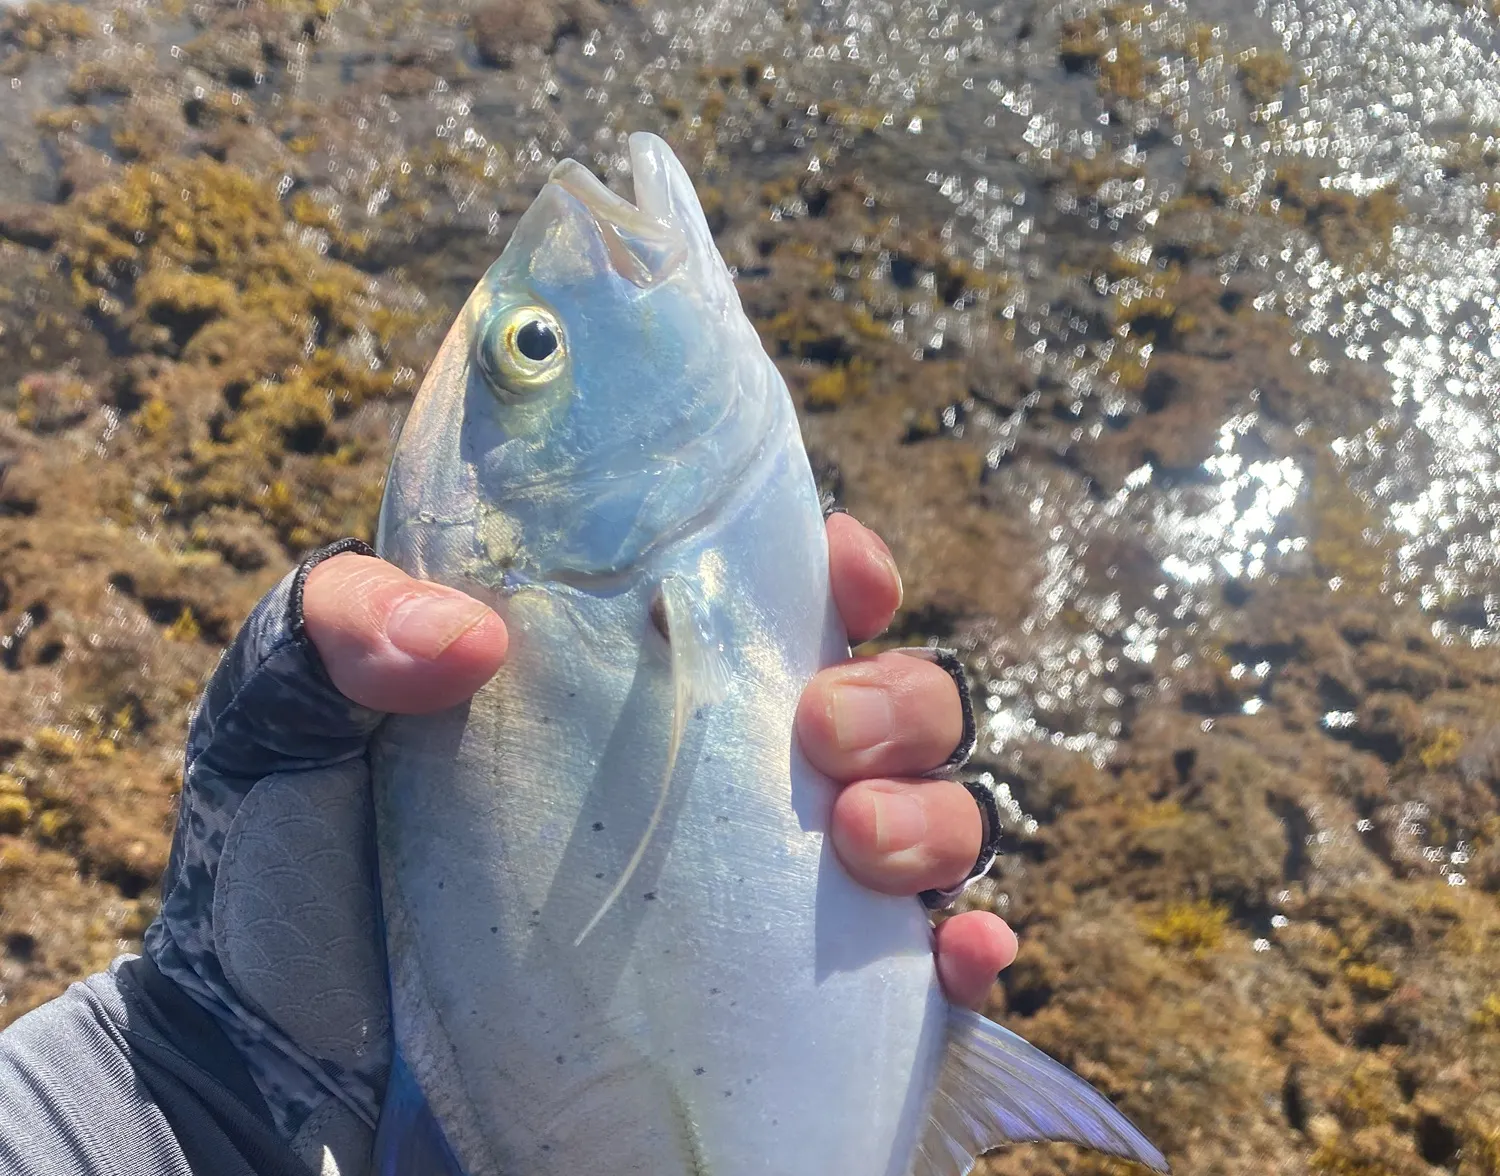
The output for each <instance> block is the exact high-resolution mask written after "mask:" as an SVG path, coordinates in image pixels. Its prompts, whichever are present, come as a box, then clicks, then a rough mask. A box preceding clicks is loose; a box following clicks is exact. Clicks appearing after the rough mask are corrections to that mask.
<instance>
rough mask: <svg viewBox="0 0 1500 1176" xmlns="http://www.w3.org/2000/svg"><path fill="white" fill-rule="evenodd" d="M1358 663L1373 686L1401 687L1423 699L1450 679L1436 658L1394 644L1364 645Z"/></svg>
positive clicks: (1369, 683)
mask: <svg viewBox="0 0 1500 1176" xmlns="http://www.w3.org/2000/svg"><path fill="white" fill-rule="evenodd" d="M1357 665H1358V667H1359V672H1360V675H1361V676H1362V677H1363V678H1364V680H1365V682H1366V683H1367V684H1368V685H1369V686H1370V687H1371V688H1372V689H1375V690H1399V691H1402V692H1403V693H1406V694H1409V695H1411V696H1412V697H1413V698H1415V699H1417V700H1419V701H1420V700H1421V699H1423V698H1426V697H1427V696H1428V695H1429V694H1431V693H1432V692H1433V691H1434V690H1436V689H1438V687H1440V686H1442V685H1443V683H1444V682H1445V680H1446V679H1447V672H1446V671H1445V669H1444V667H1443V665H1442V664H1441V663H1440V662H1438V661H1437V660H1436V659H1434V658H1431V657H1429V656H1427V655H1426V654H1422V653H1415V652H1411V651H1408V650H1403V649H1399V648H1396V647H1394V646H1390V645H1372V646H1367V647H1365V648H1364V649H1361V650H1360V652H1359V656H1358V658H1357Z"/></svg>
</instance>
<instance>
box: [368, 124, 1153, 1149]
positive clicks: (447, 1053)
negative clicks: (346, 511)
mask: <svg viewBox="0 0 1500 1176" xmlns="http://www.w3.org/2000/svg"><path fill="white" fill-rule="evenodd" d="M630 152H631V161H632V169H633V172H634V180H635V203H634V204H632V203H631V202H630V201H629V200H626V199H625V198H624V197H621V196H619V195H616V194H615V193H613V192H611V191H610V190H609V189H608V188H606V187H605V186H604V185H603V184H602V183H600V182H599V181H598V180H597V179H595V178H594V176H593V175H592V174H591V173H590V172H589V171H588V170H587V169H586V168H584V167H583V166H582V165H581V164H579V163H576V162H573V161H567V162H564V163H562V164H560V165H559V166H558V167H557V168H556V170H555V171H553V173H552V175H551V178H550V180H549V181H548V183H547V184H546V186H545V187H544V188H543V189H542V191H541V193H540V195H538V197H537V198H536V201H535V203H534V204H533V205H532V206H531V208H530V209H529V210H528V211H527V212H526V214H525V215H524V216H523V217H522V218H521V220H520V222H519V223H518V225H517V226H516V230H515V233H514V235H513V236H512V238H511V240H510V243H509V245H508V246H507V247H506V249H505V251H504V253H503V254H502V255H501V257H500V259H499V260H498V261H496V262H495V264H494V265H493V266H492V267H491V268H490V270H489V272H488V273H487V274H485V276H484V279H483V280H482V281H481V282H480V283H479V286H478V287H477V289H475V291H474V293H473V294H472V296H471V297H470V298H469V301H468V303H467V305H466V306H465V308H464V310H463V313H462V315H461V317H460V319H459V321H458V323H457V324H456V325H455V326H454V327H453V329H452V331H451V332H450V333H449V335H448V337H447V340H446V341H445V342H444V344H443V346H442V349H441V350H440V351H439V353H438V356H437V359H436V360H435V362H434V364H433V367H432V370H431V371H430V372H429V374H428V376H427V379H426V382H425V383H424V384H423V386H422V390H421V392H420V394H419V396H418V398H417V401H416V404H415V406H414V408H413V410H412V413H411V416H410V418H409V419H408V421H407V423H406V426H405V430H404V432H403V433H402V436H401V440H400V443H399V445H398V447H397V452H396V457H395V460H394V463H393V465H392V468H391V474H390V479H389V482H388V485H387V488H386V496H385V501H384V504H383V507H382V512H381V521H380V528H379V544H380V550H381V553H382V554H383V555H384V556H385V557H386V558H388V559H390V560H393V561H394V562H395V563H397V564H398V565H400V566H401V567H403V568H405V569H406V570H407V571H408V572H411V573H412V574H413V575H417V576H422V577H425V578H428V579H431V580H437V581H440V582H442V583H446V584H449V585H452V586H454V587H457V588H461V589H463V590H465V591H467V592H470V593H472V594H474V595H476V596H479V597H480V598H482V599H485V600H487V601H489V602H490V603H492V604H493V605H494V606H495V607H496V608H497V609H498V610H499V611H500V613H501V614H502V616H503V617H504V618H505V620H506V623H507V625H508V626H509V629H510V633H511V645H510V655H509V659H508V661H507V662H506V665H505V667H504V668H503V669H502V670H501V671H500V673H499V674H498V675H497V676H496V677H495V678H494V679H493V680H492V681H491V682H490V683H489V684H488V685H487V686H486V687H485V688H484V689H483V690H482V691H481V692H480V693H479V694H478V696H477V697H475V698H474V699H473V701H472V702H471V703H469V704H468V705H465V706H463V707H460V708H457V709H455V710H451V711H447V712H443V713H440V714H437V715H430V716H423V717H416V718H407V717H402V718H396V719H393V720H392V721H390V722H389V724H388V725H387V726H386V727H385V728H384V730H383V732H382V734H381V735H380V737H379V740H378V744H377V752H376V765H375V775H376V813H377V830H378V845H379V857H380V870H381V889H382V898H383V905H384V919H385V930H386V941H387V950H388V958H389V967H390V980H391V994H392V1013H393V1017H394V1031H395V1036H396V1042H397V1053H396V1059H395V1062H394V1066H393V1071H392V1077H391V1082H390V1089H389V1093H388V1095H387V1099H386V1106H385V1109H384V1113H383V1116H382V1122H381V1127H380V1132H379V1137H378V1140H377V1145H376V1150H377V1171H379V1172H381V1173H389V1174H400V1176H407V1174H412V1173H414V1174H418V1176H425V1174H427V1173H442V1174H445V1176H446V1174H451V1176H458V1174H462V1176H519V1174H523V1173H524V1176H579V1173H588V1172H610V1173H619V1174H622V1176H623V1174H627V1173H631V1174H639V1176H751V1174H752V1173H755V1174H759V1176H833V1174H835V1173H848V1174H850V1176H960V1174H962V1173H966V1172H968V1171H970V1169H971V1168H972V1167H973V1164H974V1159H975V1157H976V1156H977V1155H978V1154H979V1153H980V1152H982V1151H984V1150H985V1149H987V1148H991V1147H994V1146H997V1145H999V1144H1002V1143H1006V1142H1009V1141H1017V1140H1068V1141H1072V1142H1074V1143H1081V1144H1085V1145H1087V1146H1090V1147H1093V1148H1096V1149H1098V1150H1100V1151H1104V1152H1108V1153H1112V1154H1114V1155H1118V1156H1123V1157H1127V1158H1130V1159H1134V1160H1138V1161H1140V1162H1142V1163H1144V1164H1147V1165H1149V1166H1151V1167H1153V1168H1157V1169H1160V1170H1165V1168H1166V1165H1165V1161H1164V1160H1163V1159H1162V1156H1161V1154H1160V1153H1159V1152H1158V1151H1157V1150H1156V1149H1155V1148H1154V1147H1153V1146H1152V1145H1151V1144H1150V1143H1149V1142H1148V1141H1147V1140H1146V1139H1145V1138H1144V1137H1143V1136H1142V1135H1141V1134H1140V1132H1138V1131H1137V1130H1136V1129H1135V1128H1134V1127H1132V1126H1131V1125H1130V1124H1129V1123H1128V1122H1127V1121H1126V1120H1125V1119H1124V1118H1123V1117H1122V1116H1121V1115H1120V1114H1119V1112H1117V1111H1116V1110H1115V1109H1114V1108H1113V1107H1112V1106H1111V1105H1110V1103H1109V1102H1108V1101H1107V1100H1106V1099H1104V1098H1103V1097H1102V1096H1100V1095H1099V1094H1098V1093H1096V1092H1095V1091H1094V1090H1093V1089H1091V1088H1090V1087H1089V1086H1087V1085H1086V1084H1085V1083H1084V1082H1083V1081H1082V1080H1081V1079H1080V1078H1078V1077H1077V1076H1075V1075H1074V1074H1072V1073H1071V1072H1070V1071H1068V1070H1067V1069H1065V1068H1064V1067H1062V1066H1061V1065H1059V1064H1058V1063H1056V1062H1054V1061H1052V1060H1051V1059H1050V1058H1048V1057H1046V1055H1044V1054H1042V1053H1041V1052H1039V1051H1038V1050H1036V1049H1034V1048H1033V1047H1031V1046H1030V1045H1027V1044H1026V1043H1025V1042H1024V1041H1022V1040H1021V1039H1020V1038H1019V1037H1016V1036H1015V1035H1014V1034H1012V1033H1010V1032H1008V1031H1006V1030H1005V1029H1002V1028H1000V1027H999V1026H998V1025H995V1024H993V1023H991V1022H990V1021H987V1020H985V1019H984V1018H983V1017H980V1016H978V1015H977V1014H974V1013H970V1012H968V1011H966V1010H962V1009H957V1008H954V1007H951V1006H950V1005H949V1004H948V1003H947V1001H946V1000H945V999H944V997H943V994H942V992H941V990H940V988H939V986H938V981H937V977H936V972H935V968H934V965H933V960H932V954H931V932H930V929H929V925H928V920H927V918H926V915H925V913H924V911H923V908H922V906H921V904H920V903H918V902H917V901H915V900H908V899H897V898H891V897H887V896H883V895H880V894H875V893H872V892H870V891H868V890H865V889H863V888H862V887H860V886H858V885H856V884H855V883H854V882H853V881H852V880H851V879H850V878H849V877H848V876H847V875H846V874H845V873H844V872H843V870H842V868H841V867H840V866H839V864H838V862H837V859H836V858H835V857H834V856H833V852H832V849H831V847H830V845H829V844H828V842H827V840H826V838H825V836H824V834H825V831H826V829H827V825H828V820H829V816H830V810H831V807H832V801H833V787H832V785H831V784H830V783H829V782H828V781H827V780H825V779H823V778H822V777H821V776H819V775H818V774H817V773H816V772H814V771H813V770H812V768H811V767H810V766H809V765H808V764H807V763H806V762H805V761H804V760H803V759H802V758H801V756H800V754H799V752H798V750H797V747H796V742H795V739H794V735H793V711H794V707H795V705H796V701H797V698H798V695H799V693H800V691H801V690H802V688H803V686H804V685H805V684H806V683H807V682H808V680H809V679H810V678H811V677H812V675H813V674H814V673H815V672H816V671H817V670H818V669H819V668H820V667H822V666H825V665H828V664H830V663H832V662H835V661H839V660H842V659H843V658H845V657H847V656H848V653H849V649H848V642H847V639H846V637H845V633H844V630H843V627H842V624H841V622H840V620H839V617H838V613H837V611H836V610H835V608H834V606H833V603H832V600H831V597H830V593H829V587H828V553H827V547H826V539H825V532H824V527H823V515H822V511H821V509H820V505H819V501H818V496H817V492H816V489H815V486H814V481H813V477H812V475H811V473H810V471H809V467H808V461H807V457H806V454H805V452H804V450H803V447H802V440H801V436H800V434H799V431H798V428H797V421H796V416H795V413H794V411H793V407H792V402H791V398H790V397H789V395H788V393H787V389H786V386H785V384H784V383H783V382H782V380H781V378H780V376H779V375H778V373H777V371H776V368H775V366H774V365H773V364H772V362H771V360H770V359H769V358H768V357H767V355H766V353H765V351H764V350H763V348H762V347H761V343H760V340H759V339H758V338H757V336H756V333H755V331H754V329H753V328H752V327H751V325H750V322H749V321H748V319H747V318H746V317H745V314H744V312H743V310H742V309H741V306H740V302H739V298H738V296H737V295H736V292H735V288H734V283H733V280H732V277H731V275H730V273H729V270H728V269H727V268H726V266H725V265H724V262H723V260H722V259H721V258H720V256H719V254H718V251H717V250H716V248H715V246H714V243H713V239H712V237H711V235H710V233H709V228H708V224H707V222H706V221H705V219H704V216H703V212H702V209H701V208H700V206H699V203H698V200H697V197H696V196H695V194H694V192H693V186H692V182H691V181H690V180H689V178H688V176H687V174H686V172H685V171H684V170H683V168H682V165H681V164H680V163H679V162H678V161H677V159H676V157H675V156H674V155H673V154H672V152H671V151H670V149H669V148H668V147H667V145H666V144H665V143H663V142H662V141H661V140H660V139H658V138H655V137H654V136H651V135H635V136H633V137H632V138H631V140H630Z"/></svg>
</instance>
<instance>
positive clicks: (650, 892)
mask: <svg viewBox="0 0 1500 1176" xmlns="http://www.w3.org/2000/svg"><path fill="white" fill-rule="evenodd" d="M655 899H656V891H654V890H648V891H646V901H647V902H653V901H655Z"/></svg>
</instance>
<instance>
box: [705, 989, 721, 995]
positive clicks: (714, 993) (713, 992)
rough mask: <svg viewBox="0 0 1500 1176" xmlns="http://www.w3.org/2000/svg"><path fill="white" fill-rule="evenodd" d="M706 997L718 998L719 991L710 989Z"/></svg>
mask: <svg viewBox="0 0 1500 1176" xmlns="http://www.w3.org/2000/svg"><path fill="white" fill-rule="evenodd" d="M708 995H709V996H718V995H719V990H718V989H717V988H710V989H709V990H708Z"/></svg>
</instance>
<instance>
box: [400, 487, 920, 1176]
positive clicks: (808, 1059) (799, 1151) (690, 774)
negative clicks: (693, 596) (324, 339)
mask: <svg viewBox="0 0 1500 1176" xmlns="http://www.w3.org/2000/svg"><path fill="white" fill-rule="evenodd" d="M794 472H795V471H794ZM808 497H809V496H808V495H806V494H805V493H804V492H803V489H802V486H801V485H799V484H796V483H793V484H792V485H791V486H790V487H789V490H788V493H787V494H785V495H776V494H774V493H768V492H764V491H763V492H762V493H760V494H757V495H756V496H755V497H754V500H753V501H751V502H747V503H744V504H742V505H741V507H740V509H739V510H738V511H737V512H736V514H735V516H734V517H733V518H732V519H730V520H728V521H726V522H723V523H721V524H719V525H718V526H716V527H714V528H712V529H711V530H709V531H707V532H705V533H704V534H702V535H700V536H698V537H697V538H696V539H695V540H694V541H693V542H691V543H680V544H678V545H677V546H676V547H675V548H674V549H673V550H672V551H671V552H670V553H669V554H668V556H667V557H664V558H663V559H661V560H660V561H659V563H660V566H659V567H658V568H656V569H655V571H657V572H660V573H661V574H663V575H664V574H668V573H671V574H677V575H682V576H684V577H685V578H687V579H688V580H689V581H690V582H692V583H694V584H696V585H698V586H699V588H700V589H701V591H702V592H703V593H704V599H705V601H706V605H707V608H708V610H709V612H710V613H711V614H712V615H713V618H714V621H715V623H716V624H717V625H718V626H719V628H720V629H721V631H723V632H724V633H725V635H726V636H727V638H728V640H727V641H726V649H727V651H728V653H729V656H730V661H731V666H732V669H733V672H734V678H733V682H732V685H731V688H730V692H729V695H728V697H726V698H725V699H723V700H722V701H721V702H718V703H716V704H714V705H712V706H709V707H706V708H704V709H703V710H702V711H701V712H700V713H699V714H698V715H696V716H694V717H693V718H692V719H691V720H690V721H689V722H688V724H687V728H686V731H685V733H684V737H683V740H682V749H681V752H680V754H679V757H678V765H677V770H676V772H675V773H674V777H673V783H672V786H671V791H670V793H669V799H668V802H667V805H666V808H665V812H664V815H663V817H662V821H661V824H660V826H659V828H658V829H657V831H656V833H655V835H654V836H653V838H652V840H651V842H650V844H649V846H648V849H647V852H646V854H645V857H644V859H643V861H642V862H641V865H640V868H639V869H638V870H637V871H636V872H635V873H634V874H633V875H632V877H631V879H630V882H629V884H628V885H627V887H626V888H625V890H624V891H623V893H622V894H621V895H620V897H619V899H618V901H617V902H616V903H615V904H614V905H613V906H612V907H611V908H610V910H609V911H608V913H607V914H606V915H605V917H604V918H603V919H602V920H601V921H600V922H599V923H598V925H597V927H595V928H594V929H593V930H592V931H591V932H590V933H589V934H588V936H587V937H586V938H585V939H584V941H583V942H582V943H581V944H577V945H575V939H576V938H577V936H578V934H579V933H580V931H582V930H583V929H584V928H585V927H586V926H587V925H588V923H589V921H590V919H591V917H592V916H593V914H594V913H595V912H596V911H597V910H598V908H599V906H600V904H601V902H602V901H603V899H604V898H605V896H606V895H607V894H608V893H609V891H610V890H611V888H612V887H613V886H614V884H615V882H616V880H617V879H618V878H619V877H620V875H621V872H622V870H623V869H624V866H625V863H626V862H627V861H628V860H629V858H630V856H631V854H632V852H633V851H634V850H635V848H636V846H637V844H638V842H639V840H640V838H641V836H642V835H643V834H644V832H645V830H646V828H647V825H648V823H649V821H650V816H651V812H652V810H653V808H654V807H655V805H656V802H657V798H658V796H659V792H660V785H661V780H662V776H663V771H664V768H665V765H666V756H667V744H668V737H669V729H670V722H671V715H672V706H673V693H672V690H673V687H672V681H671V666H670V659H669V658H668V657H666V656H663V650H662V648H661V647H660V646H659V644H653V642H652V640H651V634H650V631H649V620H648V619H647V618H648V617H649V607H650V602H651V591H652V589H651V581H652V579H653V577H651V576H648V577H645V579H644V582H643V583H642V584H640V585H639V586H637V587H635V588H632V589H630V590H628V591H625V592H621V593H617V594H615V595H611V596H602V595H601V596H591V595H587V594H569V593H555V592H548V591H523V592H520V593H518V594H517V595H516V596H515V597H513V598H512V600H511V601H510V602H509V607H508V609H507V614H508V615H507V622H508V624H509V626H510V629H511V652H510V656H509V659H508V662H507V665H506V667H505V668H504V669H503V670H502V671H501V673H500V674H499V675H498V676H497V677H496V678H495V679H494V680H493V681H492V682H491V683H490V684H489V685H488V686H487V687H486V688H485V689H484V690H483V691H481V693H480V694H479V695H478V696H477V697H476V698H475V699H474V700H473V702H472V704H471V705H469V706H468V707H465V708H461V709H460V710H457V711H453V712H448V713H446V714H443V715H439V716H428V717H423V718H398V719H395V720H393V721H392V722H391V724H390V725H389V726H388V728H387V729H386V731H385V733H384V736H383V738H382V740H381V744H380V748H379V751H378V754H377V764H376V795H377V811H378V822H379V826H378V827H379V836H380V857H381V870H382V884H383V895H384V901H385V909H386V930H387V941H388V942H387V946H388V953H389V958H390V970H391V979H392V998H393V1015H394V1025H395V1033H396V1037H397V1046H398V1050H399V1051H400V1053H401V1054H402V1056H403V1058H404V1059H405V1062H406V1064H407V1065H408V1066H409V1067H410V1068H411V1070H412V1072H413V1073H414V1074H415V1075H416V1078H417V1081H418V1083H419V1085H420V1086H421V1088H422V1092H423V1094H424V1095H425V1097H426V1099H427V1102H428V1105H429V1106H430V1108H431V1109H432V1111H433V1112H434V1114H435V1116H436V1117H437V1119H438V1121H439V1123H440V1124H441V1125H442V1128H443V1131H444V1134H445V1135H446V1136H447V1139H448V1142H449V1144H450V1145H451V1146H452V1147H453V1149H454V1151H455V1153H456V1154H457V1156H458V1157H459V1159H460V1161H461V1163H462V1166H463V1167H464V1169H465V1171H466V1172H467V1173H469V1176H489V1174H490V1173H497V1174H506V1176H520V1174H523V1173H524V1174H525V1176H553V1174H556V1176H564V1174H567V1176H576V1173H577V1172H579V1171H587V1170H604V1171H611V1172H617V1173H640V1174H642V1176H647V1174H649V1176H750V1174H751V1173H757V1174H765V1176H771V1174H774V1176H831V1174H832V1173H837V1172H842V1173H849V1174H851V1176H903V1173H905V1171H906V1169H907V1166H908V1163H909V1160H910V1157H911V1154H912V1152H913V1149H914V1147H915V1144H916V1136H917V1133H918V1130H919V1128H920V1127H921V1124H922V1122H923V1120H924V1118H925V1111H926V1106H927V1102H928V1098H929V1095H930V1093H931V1091H932V1089H933V1087H934V1086H935V1084H936V1080H937V1070H938V1066H939V1063H940V1061H941V1054H942V1051H943V1048H944V1044H945V1036H944V1035H945V1024H946V1013H947V1006H946V1003H945V1002H944V1000H943V999H942V997H941V994H940V992H939V990H938V987H937V984H936V981H935V976H934V969H933V965H932V958H931V944H930V931H929V928H928V923H927V920H926V918H925V915H924V914H923V912H922V910H921V908H920V906H919V905H918V904H917V903H915V902H914V901H912V900H909V899H896V898H890V897H886V896H882V895H878V894H875V893H873V892H870V891H867V890H865V889H864V888H862V887H859V886H857V885H856V884H855V883H853V882H852V881H851V880H850V879H849V877H848V876H847V875H846V874H845V873H844V871H843V869H842V868H841V867H840V866H839V864H838V862H837V860H836V859H835V857H834V856H833V852H832V849H831V846H830V844H829V843H828V842H827V840H826V839H825V833H826V829H827V821H828V816H829V811H830V808H831V805H832V799H833V789H832V786H831V785H830V784H829V783H828V782H827V781H826V780H824V779H823V778H822V777H820V776H819V775H818V774H817V773H815V772H814V771H812V769H811V768H810V767H809V766H808V765H807V764H806V762H805V761H804V760H803V759H802V757H801V755H800V753H798V752H797V751H796V749H795V740H794V738H793V734H792V724H793V713H794V708H795V706H796V701H797V698H798V695H799V694H800V692H801V690H802V687H803V686H804V685H805V683H806V681H807V680H808V678H810V677H811V675H812V674H813V673H814V672H815V671H816V670H817V669H818V668H819V666H820V665H822V664H826V663H828V662H830V661H834V660H837V659H838V658H840V657H842V656H844V655H845V654H846V652H847V646H846V645H845V639H844V636H843V631H842V627H841V625H840V623H839V621H838V619H837V616H836V613H835V611H834V609H833V606H832V604H831V603H830V600H829V595H828V588H827V568H826V549H825V547H824V538H823V529H822V521H821V518H820V516H819V515H818V513H817V512H816V509H815V506H814V507H813V508H812V509H808V503H807V501H806V499H807V498H808Z"/></svg>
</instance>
